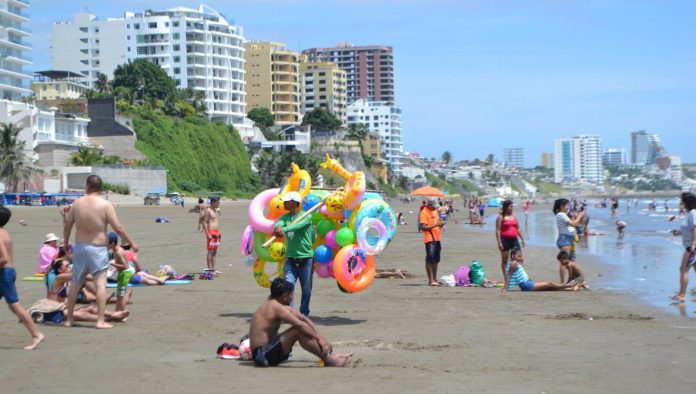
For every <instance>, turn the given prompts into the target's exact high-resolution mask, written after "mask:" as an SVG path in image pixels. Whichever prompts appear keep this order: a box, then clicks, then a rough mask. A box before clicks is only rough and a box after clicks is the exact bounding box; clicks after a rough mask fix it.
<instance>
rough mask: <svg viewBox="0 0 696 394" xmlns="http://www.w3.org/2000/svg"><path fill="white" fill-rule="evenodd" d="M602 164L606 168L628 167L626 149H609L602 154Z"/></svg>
mask: <svg viewBox="0 0 696 394" xmlns="http://www.w3.org/2000/svg"><path fill="white" fill-rule="evenodd" d="M602 164H603V165H604V166H605V167H620V166H623V165H626V149H623V148H622V149H614V148H609V149H607V150H605V151H604V153H603V154H602Z"/></svg>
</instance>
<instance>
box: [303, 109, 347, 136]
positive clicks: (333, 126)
mask: <svg viewBox="0 0 696 394" xmlns="http://www.w3.org/2000/svg"><path fill="white" fill-rule="evenodd" d="M302 124H303V125H311V126H312V129H313V130H314V131H336V130H338V129H339V128H340V127H341V120H340V119H338V118H337V117H336V115H334V114H332V113H331V112H329V111H328V110H326V109H324V108H314V109H313V110H312V112H310V113H308V114H306V115H305V116H304V119H303V120H302Z"/></svg>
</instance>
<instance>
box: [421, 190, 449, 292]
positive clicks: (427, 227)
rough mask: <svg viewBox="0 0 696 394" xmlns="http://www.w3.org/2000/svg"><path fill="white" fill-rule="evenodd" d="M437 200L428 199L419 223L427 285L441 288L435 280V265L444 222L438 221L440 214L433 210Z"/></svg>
mask: <svg viewBox="0 0 696 394" xmlns="http://www.w3.org/2000/svg"><path fill="white" fill-rule="evenodd" d="M435 204H437V198H435V197H430V198H428V200H427V204H426V206H425V208H423V209H422V210H421V212H420V216H419V218H418V219H419V220H418V221H419V223H420V228H421V230H423V242H424V243H425V273H426V274H428V284H429V285H430V286H441V285H442V283H440V282H439V281H438V280H437V264H438V263H439V262H440V250H441V248H442V247H441V245H440V230H441V228H442V226H444V224H445V223H444V222H443V221H442V220H441V219H440V214H439V212H438V210H437V208H435Z"/></svg>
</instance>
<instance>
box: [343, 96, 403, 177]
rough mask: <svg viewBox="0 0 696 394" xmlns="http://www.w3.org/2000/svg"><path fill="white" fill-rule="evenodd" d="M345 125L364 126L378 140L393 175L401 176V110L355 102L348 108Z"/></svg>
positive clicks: (381, 104)
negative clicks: (376, 136) (375, 135)
mask: <svg viewBox="0 0 696 394" xmlns="http://www.w3.org/2000/svg"><path fill="white" fill-rule="evenodd" d="M347 115H348V121H347V124H348V125H350V124H353V123H356V124H365V125H367V127H368V129H369V133H375V134H377V135H379V138H380V148H381V151H382V156H383V157H384V159H385V160H386V161H387V162H388V163H389V165H390V166H391V169H392V171H393V172H394V174H395V175H397V176H398V175H401V159H402V157H403V153H404V151H403V144H402V142H401V109H400V108H398V107H395V106H392V105H388V104H387V103H382V102H374V101H367V100H357V101H355V102H354V103H353V104H351V105H349V106H348V113H347Z"/></svg>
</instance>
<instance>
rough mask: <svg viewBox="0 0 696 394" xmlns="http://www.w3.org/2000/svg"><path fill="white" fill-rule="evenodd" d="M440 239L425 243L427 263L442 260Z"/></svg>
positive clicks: (435, 262)
mask: <svg viewBox="0 0 696 394" xmlns="http://www.w3.org/2000/svg"><path fill="white" fill-rule="evenodd" d="M441 249H442V246H441V245H440V241H431V242H426V243H425V264H437V263H439V262H440V250H441Z"/></svg>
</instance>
